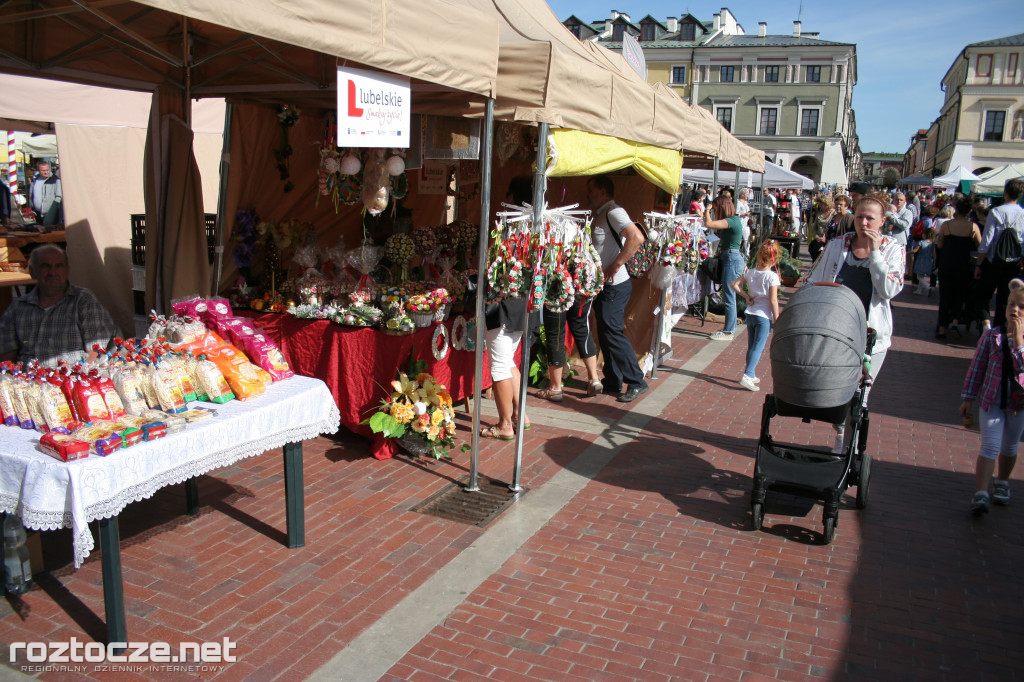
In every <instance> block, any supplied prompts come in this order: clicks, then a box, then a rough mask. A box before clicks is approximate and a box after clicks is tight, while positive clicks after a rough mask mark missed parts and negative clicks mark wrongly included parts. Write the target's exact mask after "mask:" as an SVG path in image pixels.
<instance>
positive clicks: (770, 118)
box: [757, 107, 779, 135]
mask: <svg viewBox="0 0 1024 682" xmlns="http://www.w3.org/2000/svg"><path fill="white" fill-rule="evenodd" d="M778 124H779V110H778V108H777V107H764V108H763V109H761V126H760V128H759V129H758V131H757V134H758V135H778Z"/></svg>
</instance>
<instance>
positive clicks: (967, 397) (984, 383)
mask: <svg viewBox="0 0 1024 682" xmlns="http://www.w3.org/2000/svg"><path fill="white" fill-rule="evenodd" d="M1009 367H1012V368H1013V369H1012V372H1013V374H1012V376H1010V377H1009V380H1008V381H1006V382H1005V383H1004V382H1003V372H1004V371H1005V369H1007V368H1009ZM1022 380H1024V281H1022V280H1020V279H1013V280H1010V295H1009V298H1008V299H1007V302H1006V327H1005V328H1004V327H994V328H992V329H988V330H986V331H985V332H984V333H983V334H982V335H981V339H979V340H978V347H977V348H976V349H975V351H974V359H973V360H971V367H970V369H969V370H967V378H966V379H965V380H964V389H963V392H962V393H961V394H960V397H961V398H963V402H962V403H961V404H960V416H962V417H963V418H964V423H965V424H966V423H968V420H969V419H970V417H971V415H972V414H973V409H974V401H975V399H977V400H978V403H979V407H980V408H981V409H980V412H979V417H980V421H981V451H980V452H979V453H978V459H977V461H976V462H975V465H974V476H975V483H976V484H977V492H976V493H974V497H973V498H971V513H973V514H975V515H978V514H984V513H986V512H988V503H989V499H990V496H989V485H990V484H991V485H992V489H993V490H992V495H991V499H992V501H993V502H995V503H996V504H1001V505H1006V504H1009V503H1010V483H1009V480H1010V474H1011V473H1013V465H1014V464H1016V463H1017V444H1018V443H1019V442H1020V437H1021V434H1024V388H1021V381H1022ZM997 461H998V462H999V475H998V476H997V477H996V479H995V480H994V481H993V480H992V475H993V474H994V473H995V470H996V462H997Z"/></svg>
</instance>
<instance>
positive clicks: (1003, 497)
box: [992, 481, 1010, 506]
mask: <svg viewBox="0 0 1024 682" xmlns="http://www.w3.org/2000/svg"><path fill="white" fill-rule="evenodd" d="M992 501H993V502H995V503H996V504H1000V505H1003V506H1006V505H1008V504H1010V482H1009V481H995V482H994V483H993V484H992Z"/></svg>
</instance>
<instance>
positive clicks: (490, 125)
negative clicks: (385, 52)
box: [466, 99, 494, 492]
mask: <svg viewBox="0 0 1024 682" xmlns="http://www.w3.org/2000/svg"><path fill="white" fill-rule="evenodd" d="M483 136H484V137H483V152H482V154H481V158H480V236H479V243H478V248H479V254H478V256H477V265H476V272H477V276H476V310H475V311H474V314H475V315H476V329H475V332H476V339H475V343H476V345H475V346H474V348H476V358H475V360H474V363H473V435H472V436H471V438H470V443H471V450H470V459H469V483H468V484H466V492H479V491H480V479H479V474H480V399H481V397H482V396H483V384H484V378H483V377H484V299H485V298H486V296H487V237H488V235H489V234H490V229H489V228H490V223H491V215H490V214H491V165H492V162H493V148H494V100H493V99H488V100H487V104H486V109H485V110H484V129H483Z"/></svg>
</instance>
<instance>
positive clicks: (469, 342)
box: [462, 317, 476, 352]
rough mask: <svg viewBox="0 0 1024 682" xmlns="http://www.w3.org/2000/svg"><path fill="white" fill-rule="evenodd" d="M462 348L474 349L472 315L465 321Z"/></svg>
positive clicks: (474, 334)
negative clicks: (464, 338)
mask: <svg viewBox="0 0 1024 682" xmlns="http://www.w3.org/2000/svg"><path fill="white" fill-rule="evenodd" d="M462 345H463V350H467V351H469V352H473V351H475V350H476V318H475V317H472V318H470V319H469V321H468V322H466V340H465V341H464V342H463V343H462Z"/></svg>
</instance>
